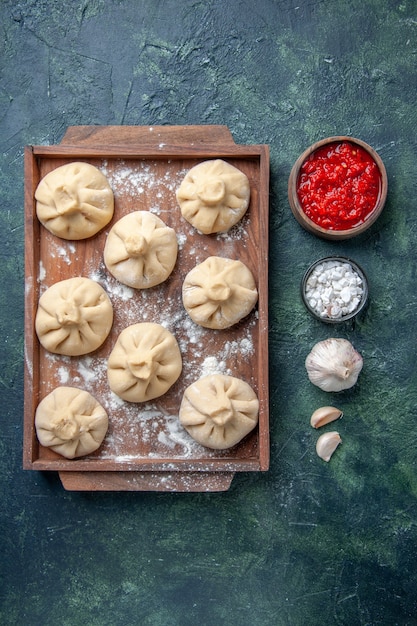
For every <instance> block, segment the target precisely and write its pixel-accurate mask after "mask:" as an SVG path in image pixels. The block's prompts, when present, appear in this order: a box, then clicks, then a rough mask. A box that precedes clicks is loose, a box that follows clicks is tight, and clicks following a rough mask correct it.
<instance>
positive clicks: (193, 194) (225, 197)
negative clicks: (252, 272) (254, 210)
mask: <svg viewBox="0 0 417 626" xmlns="http://www.w3.org/2000/svg"><path fill="white" fill-rule="evenodd" d="M176 195H177V200H178V203H179V205H180V209H181V213H182V216H183V217H184V218H185V219H186V220H187V221H188V222H190V224H192V226H194V228H196V229H197V230H199V231H200V232H201V233H204V234H205V235H209V234H211V233H220V232H226V231H228V230H229V229H230V228H231V227H232V226H234V225H235V224H236V223H237V222H238V221H239V220H240V219H241V218H242V217H243V216H244V214H245V213H246V211H247V208H248V206H249V198H250V186H249V180H248V177H247V176H246V174H244V173H243V172H241V171H240V170H238V169H237V167H234V165H230V163H226V161H223V160H222V159H215V160H210V161H203V162H202V163H199V164H198V165H195V166H194V167H192V168H191V169H190V171H189V172H188V173H187V174H186V176H185V178H184V180H183V181H182V183H181V185H180V187H179V188H178V189H177V193H176Z"/></svg>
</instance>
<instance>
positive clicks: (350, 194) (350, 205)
mask: <svg viewBox="0 0 417 626" xmlns="http://www.w3.org/2000/svg"><path fill="white" fill-rule="evenodd" d="M387 191H388V180H387V173H386V170H385V166H384V163H383V161H382V159H381V157H380V156H379V154H378V153H377V152H376V151H375V150H374V149H373V148H371V146H369V145H368V144H367V143H365V142H364V141H362V140H360V139H354V138H353V137H346V136H336V137H328V138H327V139H322V140H321V141H318V142H316V143H314V144H313V145H311V146H310V147H309V148H307V150H305V151H304V152H303V153H302V154H301V155H300V156H299V157H298V159H297V160H296V162H295V163H294V165H293V167H292V170H291V173H290V177H289V180H288V200H289V203H290V207H291V210H292V212H293V214H294V217H295V218H296V220H297V221H298V222H299V223H300V224H301V226H303V227H304V228H305V229H306V230H308V231H309V232H311V233H314V234H315V235H318V236H319V237H322V238H324V239H349V238H351V237H355V236H357V235H359V234H361V233H363V232H364V231H365V230H367V229H368V228H369V227H370V226H371V225H372V224H373V223H374V222H375V220H377V219H378V217H379V216H380V214H381V212H382V209H383V208H384V204H385V201H386V197H387Z"/></svg>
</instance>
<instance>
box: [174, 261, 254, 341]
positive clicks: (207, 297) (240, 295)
mask: <svg viewBox="0 0 417 626" xmlns="http://www.w3.org/2000/svg"><path fill="white" fill-rule="evenodd" d="M182 299H183V303H184V307H185V310H186V311H187V313H188V314H189V315H190V317H191V319H192V320H193V321H194V322H196V324H199V325H200V326H205V327H206V328H213V329H222V328H229V327H230V326H233V325H234V324H236V323H237V322H239V321H240V320H241V319H242V318H244V317H245V316H246V315H248V313H250V311H251V310H252V309H253V307H254V306H255V304H256V302H257V300H258V290H257V288H256V284H255V280H254V278H253V275H252V272H251V271H250V269H249V268H248V267H247V266H246V265H244V264H243V263H242V262H241V261H234V260H233V259H226V258H223V257H217V256H211V257H208V258H207V259H206V260H205V261H203V263H200V264H199V265H196V266H195V267H194V268H193V269H192V270H191V271H190V272H188V274H187V276H186V277H185V279H184V282H183V286H182Z"/></svg>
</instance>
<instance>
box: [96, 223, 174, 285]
mask: <svg viewBox="0 0 417 626" xmlns="http://www.w3.org/2000/svg"><path fill="white" fill-rule="evenodd" d="M177 253H178V242H177V236H176V234H175V231H174V230H173V229H172V228H169V227H168V226H166V224H165V223H164V222H163V221H162V220H161V219H160V218H159V217H157V216H156V215H154V214H153V213H150V212H149V211H134V212H133V213H129V214H127V215H125V216H124V217H122V218H121V219H120V220H119V221H118V222H116V224H114V226H113V227H112V229H111V230H110V232H109V234H108V236H107V240H106V244H105V246H104V263H105V264H106V267H107V269H108V270H109V272H110V273H111V274H112V275H113V276H114V277H115V278H117V280H119V281H120V282H121V283H123V284H124V285H128V286H129V287H134V288H136V289H146V288H148V287H154V286H155V285H159V284H160V283H162V282H163V281H164V280H166V278H168V276H169V275H170V274H171V272H172V270H173V269H174V265H175V263H176V260H177Z"/></svg>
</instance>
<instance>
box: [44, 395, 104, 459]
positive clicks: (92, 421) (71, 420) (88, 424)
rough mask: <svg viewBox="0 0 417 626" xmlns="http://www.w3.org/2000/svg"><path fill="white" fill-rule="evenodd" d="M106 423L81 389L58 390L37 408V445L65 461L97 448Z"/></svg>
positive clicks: (95, 401) (89, 396)
mask: <svg viewBox="0 0 417 626" xmlns="http://www.w3.org/2000/svg"><path fill="white" fill-rule="evenodd" d="M108 423H109V419H108V416H107V413H106V411H105V410H104V409H103V407H102V406H101V404H99V402H97V400H96V399H95V398H94V397H93V396H92V395H91V394H90V393H88V391H84V390H83V389H77V388H75V387H57V388H56V389H54V390H53V391H52V392H51V393H50V394H48V395H47V396H46V397H45V398H44V399H43V400H41V402H40V403H39V405H38V408H37V409H36V414H35V428H36V434H37V436H38V440H39V443H40V444H41V445H43V446H45V447H47V448H51V449H52V450H54V451H55V452H58V454H61V455H62V456H65V457H66V458H67V459H73V458H75V457H79V456H85V455H86V454H91V452H94V451H95V450H97V448H99V447H100V445H101V443H102V441H103V439H104V437H105V436H106V433H107V428H108Z"/></svg>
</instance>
